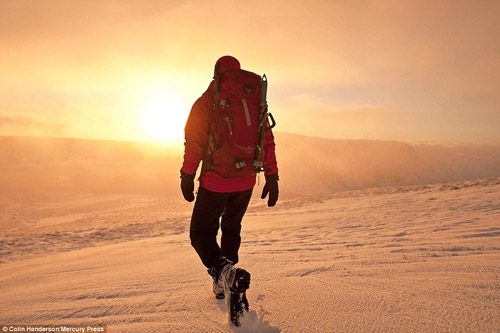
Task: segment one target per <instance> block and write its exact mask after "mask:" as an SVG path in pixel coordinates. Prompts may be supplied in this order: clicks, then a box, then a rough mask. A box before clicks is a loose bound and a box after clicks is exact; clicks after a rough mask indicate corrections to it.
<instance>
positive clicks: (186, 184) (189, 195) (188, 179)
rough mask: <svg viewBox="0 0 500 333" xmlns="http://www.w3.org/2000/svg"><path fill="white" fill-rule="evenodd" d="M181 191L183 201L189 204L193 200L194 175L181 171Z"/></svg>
mask: <svg viewBox="0 0 500 333" xmlns="http://www.w3.org/2000/svg"><path fill="white" fill-rule="evenodd" d="M181 190H182V195H183V196H184V199H186V200H187V201H189V202H191V201H193V200H194V175H190V174H187V173H184V172H182V171H181Z"/></svg>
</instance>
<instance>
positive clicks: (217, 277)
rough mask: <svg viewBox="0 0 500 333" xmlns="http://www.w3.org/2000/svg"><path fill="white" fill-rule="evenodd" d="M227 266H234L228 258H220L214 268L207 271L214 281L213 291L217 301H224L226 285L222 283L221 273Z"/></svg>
mask: <svg viewBox="0 0 500 333" xmlns="http://www.w3.org/2000/svg"><path fill="white" fill-rule="evenodd" d="M227 264H232V262H231V261H230V260H228V259H227V258H226V257H224V256H220V257H219V258H217V260H216V261H215V263H214V265H213V266H212V268H210V269H209V270H207V272H208V274H209V275H210V276H211V277H212V279H213V285H212V290H213V292H214V295H215V298H217V299H224V283H223V282H222V277H221V272H222V269H223V268H224V266H226V265H227Z"/></svg>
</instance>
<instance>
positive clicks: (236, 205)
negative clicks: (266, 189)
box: [221, 189, 252, 264]
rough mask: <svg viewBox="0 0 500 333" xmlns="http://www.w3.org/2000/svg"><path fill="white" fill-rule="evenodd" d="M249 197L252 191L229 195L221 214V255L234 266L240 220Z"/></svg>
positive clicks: (238, 241)
mask: <svg viewBox="0 0 500 333" xmlns="http://www.w3.org/2000/svg"><path fill="white" fill-rule="evenodd" d="M251 197H252V189H250V190H247V191H241V192H233V193H231V195H230V196H229V198H228V201H227V204H226V209H225V211H224V213H223V214H222V221H221V229H222V238H221V250H222V255H223V256H225V257H226V258H227V259H229V260H231V261H232V262H233V263H234V264H236V263H237V262H238V250H239V249H240V243H241V237H240V231H241V220H242V219H243V216H244V215H245V212H246V210H247V207H248V203H249V202H250V198H251Z"/></svg>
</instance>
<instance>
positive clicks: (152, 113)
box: [141, 93, 189, 142]
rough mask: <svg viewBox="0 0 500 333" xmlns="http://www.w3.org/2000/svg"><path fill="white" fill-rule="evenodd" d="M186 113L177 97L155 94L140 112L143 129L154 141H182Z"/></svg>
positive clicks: (167, 94)
mask: <svg viewBox="0 0 500 333" xmlns="http://www.w3.org/2000/svg"><path fill="white" fill-rule="evenodd" d="M188 111H189V110H188V109H187V108H186V107H185V106H184V105H183V103H182V102H181V101H180V99H179V97H178V96H176V95H174V94H169V93H160V94H156V95H154V96H152V97H151V98H150V99H149V101H148V102H147V104H146V105H145V106H144V108H142V110H141V122H142V126H143V129H144V130H145V132H146V134H147V136H148V137H149V138H150V139H152V140H154V141H162V142H179V141H182V139H183V134H184V126H185V123H186V119H187V112H188Z"/></svg>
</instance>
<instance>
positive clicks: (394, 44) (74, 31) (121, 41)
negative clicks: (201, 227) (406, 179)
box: [0, 0, 500, 144]
mask: <svg viewBox="0 0 500 333" xmlns="http://www.w3.org/2000/svg"><path fill="white" fill-rule="evenodd" d="M268 2H269V3H268ZM270 3H271V4H270ZM499 17H500V1H482V0H478V1H472V0H471V1H252V2H243V1H241V2H240V1H220V0H219V1H151V0H150V1H139V0H130V1H127V0H115V1H109V0H108V1H74V0H60V1H57V0H37V1H32V0H24V1H19V0H16V1H11V0H2V1H0V43H1V45H2V47H1V51H0V64H1V65H0V135H47V136H69V137H88V138H103V139H120V140H149V139H152V138H153V136H152V129H151V128H147V127H145V126H144V124H143V123H144V118H145V116H144V113H145V112H146V111H145V110H146V109H147V108H148V107H149V106H150V105H151V104H152V101H154V100H155V99H157V98H158V96H160V97H161V98H165V99H167V100H171V101H172V103H168V105H167V106H163V107H164V108H165V110H164V113H163V114H167V115H169V117H168V118H167V119H160V118H159V119H158V121H156V123H161V122H168V123H166V124H165V130H166V131H169V132H172V135H171V136H170V137H169V139H172V138H174V137H175V138H176V139H178V140H179V139H180V135H181V134H180V133H182V127H183V126H184V121H185V119H186V117H187V114H188V113H189V109H190V107H191V105H192V103H193V102H194V100H195V99H196V98H197V97H198V96H199V95H200V94H201V93H202V92H203V91H204V90H205V88H206V87H207V85H208V83H209V81H210V79H211V76H212V73H213V65H214V62H215V60H216V59H217V58H218V57H220V56H222V55H225V54H231V55H233V56H236V57H237V58H238V59H240V62H241V64H242V66H243V67H244V68H245V69H248V70H251V71H254V72H257V73H259V74H262V73H266V74H267V76H268V78H269V84H270V87H269V96H268V100H269V103H270V110H271V111H272V112H273V114H274V116H275V118H276V120H277V121H278V126H277V128H276V130H279V131H284V132H293V133H301V134H307V135H315V136H322V137H331V138H368V139H389V140H401V141H408V142H415V141H439V142H471V143H497V144H499V143H500V38H498V36H500V20H499V19H498V18H499ZM153 104H154V103H153ZM170 104H171V106H169V105H170ZM159 105H163V104H162V103H159ZM179 129H180V130H179ZM156 130H158V129H156Z"/></svg>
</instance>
